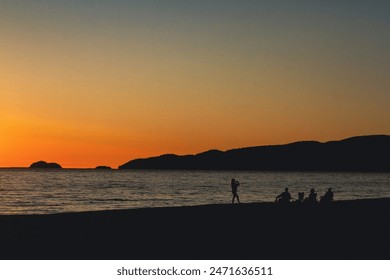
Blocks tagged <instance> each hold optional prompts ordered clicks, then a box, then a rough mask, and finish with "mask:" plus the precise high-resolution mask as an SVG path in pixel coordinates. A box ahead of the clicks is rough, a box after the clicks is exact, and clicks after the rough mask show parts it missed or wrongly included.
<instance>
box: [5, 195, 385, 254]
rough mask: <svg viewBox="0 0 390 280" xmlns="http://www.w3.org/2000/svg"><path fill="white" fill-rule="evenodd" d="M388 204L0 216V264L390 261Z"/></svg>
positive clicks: (336, 203)
mask: <svg viewBox="0 0 390 280" xmlns="http://www.w3.org/2000/svg"><path fill="white" fill-rule="evenodd" d="M388 214H390V198H380V199H364V200H344V201H334V202H333V203H331V204H329V205H318V206H315V207H311V206H308V205H289V206H287V207H281V206H280V205H277V204H276V203H273V202H262V203H248V204H245V203H242V204H235V205H231V204H212V205H200V206H181V207H161V208H136V209H125V210H104V211H89V212H68V213H57V214H32V215H0V237H1V239H0V240H2V241H3V246H2V250H0V258H1V259H390V243H389V242H388V236H390V229H388V226H387V217H388Z"/></svg>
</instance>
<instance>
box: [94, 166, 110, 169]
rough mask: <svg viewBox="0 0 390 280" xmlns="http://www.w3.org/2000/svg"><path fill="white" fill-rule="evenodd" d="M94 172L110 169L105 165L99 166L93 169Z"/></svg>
mask: <svg viewBox="0 0 390 280" xmlns="http://www.w3.org/2000/svg"><path fill="white" fill-rule="evenodd" d="M95 169H96V170H111V169H112V168H111V167H109V166H105V165H99V166H96V167H95Z"/></svg>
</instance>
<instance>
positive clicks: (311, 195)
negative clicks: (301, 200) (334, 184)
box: [305, 188, 317, 204]
mask: <svg viewBox="0 0 390 280" xmlns="http://www.w3.org/2000/svg"><path fill="white" fill-rule="evenodd" d="M305 201H306V202H307V203H309V204H317V193H316V192H315V190H314V189H313V188H312V189H311V190H310V193H309V196H308V198H307V199H305Z"/></svg>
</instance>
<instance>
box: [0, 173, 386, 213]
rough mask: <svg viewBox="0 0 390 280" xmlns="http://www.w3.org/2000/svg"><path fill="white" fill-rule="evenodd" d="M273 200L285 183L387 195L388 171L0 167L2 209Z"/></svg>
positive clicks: (353, 195) (351, 194) (338, 194)
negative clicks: (234, 188) (234, 184)
mask: <svg viewBox="0 0 390 280" xmlns="http://www.w3.org/2000/svg"><path fill="white" fill-rule="evenodd" d="M233 177H234V178H236V179H237V180H238V181H240V183H241V186H240V187H239V195H240V200H241V202H264V201H268V202H269V201H274V199H275V196H276V195H278V194H279V193H281V192H282V191H283V189H284V188H285V187H288V188H289V189H290V192H291V194H292V196H293V197H294V198H296V197H297V193H298V192H299V191H304V192H305V196H307V194H308V192H309V191H310V189H311V188H315V189H316V191H317V192H318V196H320V195H322V194H323V193H325V191H326V190H327V189H328V188H329V187H332V189H333V191H334V193H335V199H336V200H348V199H362V198H381V197H390V173H326V172H249V171H248V172H245V171H220V172H217V171H139V170H136V171H135V170H108V171H101V170H99V171H98V170H71V169H69V170H66V169H64V170H29V169H0V214H3V215H4V214H47V213H61V212H78V211H94V210H108V209H128V208H144V207H165V206H188V205H201V204H222V203H230V202H231V197H232V195H231V191H230V179H231V178H233Z"/></svg>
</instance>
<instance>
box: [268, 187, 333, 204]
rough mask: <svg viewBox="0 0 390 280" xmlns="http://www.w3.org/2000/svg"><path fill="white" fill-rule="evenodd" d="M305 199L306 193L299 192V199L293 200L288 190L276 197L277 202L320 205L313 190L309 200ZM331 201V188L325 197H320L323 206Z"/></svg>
mask: <svg viewBox="0 0 390 280" xmlns="http://www.w3.org/2000/svg"><path fill="white" fill-rule="evenodd" d="M304 197H305V193H304V192H298V199H296V200H293V198H292V197H291V194H290V193H289V191H288V188H285V189H284V192H282V193H281V194H279V195H278V196H277V197H276V199H275V202H278V203H290V202H292V201H293V202H295V203H307V204H317V203H318V201H317V193H316V192H315V190H314V189H313V188H312V189H311V190H310V193H309V196H308V197H307V198H304ZM331 201H333V192H332V188H329V189H328V191H327V192H326V193H325V194H324V195H323V196H321V197H320V201H319V202H320V203H321V204H326V203H329V202H331Z"/></svg>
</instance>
